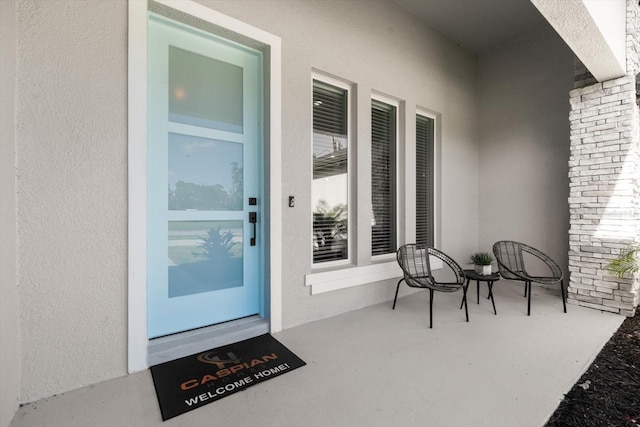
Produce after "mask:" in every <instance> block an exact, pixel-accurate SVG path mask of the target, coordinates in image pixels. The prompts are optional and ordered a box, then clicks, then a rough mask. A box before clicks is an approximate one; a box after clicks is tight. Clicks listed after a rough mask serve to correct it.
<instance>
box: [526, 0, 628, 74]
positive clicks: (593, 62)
mask: <svg viewBox="0 0 640 427" xmlns="http://www.w3.org/2000/svg"><path fill="white" fill-rule="evenodd" d="M531 3H533V4H534V6H535V7H537V8H538V10H539V11H540V13H542V15H543V16H544V17H545V18H546V19H547V21H549V23H550V24H551V26H552V27H553V28H554V29H555V30H556V31H557V32H558V34H560V37H562V39H563V40H564V41H565V43H567V45H569V47H570V48H571V50H573V52H574V53H575V54H576V56H577V57H578V58H580V60H581V61H582V63H583V64H584V65H585V66H586V67H587V69H588V70H589V71H590V72H591V74H593V77H595V79H596V80H598V81H599V82H603V81H607V80H611V79H615V78H618V77H622V76H624V75H625V68H626V67H625V51H624V49H625V39H624V31H625V30H624V28H625V25H626V2H625V0H607V1H606V2H600V3H598V2H593V1H591V0H531ZM603 3H604V4H603ZM605 5H606V7H605V8H604V9H603V8H602V6H605ZM592 13H593V14H594V15H592ZM620 31H622V37H621V35H620Z"/></svg>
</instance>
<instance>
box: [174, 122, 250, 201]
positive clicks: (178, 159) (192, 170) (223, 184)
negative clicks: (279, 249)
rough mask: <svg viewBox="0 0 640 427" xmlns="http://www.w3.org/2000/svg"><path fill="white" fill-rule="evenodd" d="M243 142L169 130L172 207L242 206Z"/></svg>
mask: <svg viewBox="0 0 640 427" xmlns="http://www.w3.org/2000/svg"><path fill="white" fill-rule="evenodd" d="M242 163H243V162H242V144H238V143H234V142H226V141H217V140H213V139H207V138H199V137H196V136H190V135H181V134H176V133H170V134H169V210H188V209H194V210H209V211H230V210H231V211H233V210H242V189H243V179H242V166H243V165H242Z"/></svg>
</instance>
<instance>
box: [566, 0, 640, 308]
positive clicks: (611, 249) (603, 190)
mask: <svg viewBox="0 0 640 427" xmlns="http://www.w3.org/2000/svg"><path fill="white" fill-rule="evenodd" d="M626 49H627V75H626V76H624V77H621V78H619V79H615V80H611V81H606V82H601V83H595V84H594V82H595V79H593V77H592V76H591V75H590V74H589V72H588V70H586V69H585V68H584V65H582V64H581V63H580V62H577V63H576V82H575V83H576V84H575V86H576V89H574V90H572V91H571V92H570V103H571V113H570V115H569V119H570V121H571V137H570V138H571V155H570V159H569V180H570V181H569V186H570V194H569V210H570V229H569V273H570V279H569V287H568V302H569V304H574V305H581V306H585V307H591V308H595V309H599V310H605V311H610V312H614V313H620V314H622V315H625V316H633V315H634V313H635V310H636V307H637V306H638V303H639V301H640V280H639V277H638V275H635V276H634V277H630V278H624V279H619V278H616V277H614V276H613V275H612V274H611V273H610V272H609V271H608V270H607V269H606V265H607V264H608V263H609V262H610V261H611V260H612V259H613V258H615V257H616V256H618V255H619V254H620V253H621V252H622V251H623V250H624V249H625V248H626V247H628V246H629V245H631V244H634V243H636V244H637V243H640V107H639V106H638V100H637V92H636V91H637V89H636V87H637V86H636V85H637V77H636V74H637V73H638V71H639V70H640V54H639V53H640V7H639V6H638V1H637V0H627V46H626Z"/></svg>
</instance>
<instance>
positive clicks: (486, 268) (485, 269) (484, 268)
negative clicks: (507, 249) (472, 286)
mask: <svg viewBox="0 0 640 427" xmlns="http://www.w3.org/2000/svg"><path fill="white" fill-rule="evenodd" d="M475 270H476V273H478V274H482V275H483V276H490V275H491V265H476V266H475Z"/></svg>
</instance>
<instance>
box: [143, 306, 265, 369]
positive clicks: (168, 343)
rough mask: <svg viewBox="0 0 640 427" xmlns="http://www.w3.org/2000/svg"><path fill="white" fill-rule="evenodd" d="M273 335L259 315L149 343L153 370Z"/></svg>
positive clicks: (148, 353) (148, 355) (150, 361)
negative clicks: (228, 346) (240, 342)
mask: <svg viewBox="0 0 640 427" xmlns="http://www.w3.org/2000/svg"><path fill="white" fill-rule="evenodd" d="M268 332H269V320H268V319H264V318H262V317H260V316H258V315H257V314H256V315H255V316H249V317H244V318H242V319H238V320H232V321H230V322H225V323H220V324H218V325H212V326H207V327H205V328H199V329H194V330H192V331H186V332H182V333H179V334H173V335H168V336H166V337H160V338H154V339H152V340H149V344H148V345H147V362H148V364H149V366H155V365H159V364H161V363H164V362H169V361H171V360H175V359H179V358H181V357H185V356H189V355H192V354H195V353H198V352H200V351H205V350H210V349H212V348H216V347H220V346H223V345H227V344H231V343H234V342H238V341H242V340H246V339H248V338H253V337H256V336H258V335H262V334H266V333H268Z"/></svg>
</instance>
